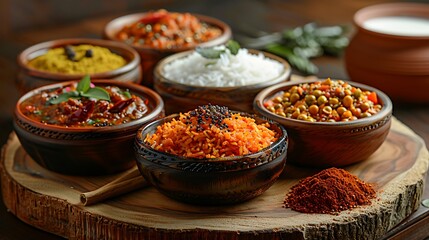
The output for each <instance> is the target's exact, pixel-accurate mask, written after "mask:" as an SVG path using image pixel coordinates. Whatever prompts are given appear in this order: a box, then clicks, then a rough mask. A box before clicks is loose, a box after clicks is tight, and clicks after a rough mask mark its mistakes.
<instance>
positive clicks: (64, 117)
mask: <svg viewBox="0 0 429 240" xmlns="http://www.w3.org/2000/svg"><path fill="white" fill-rule="evenodd" d="M163 116H164V102H163V101H162V99H161V97H160V96H159V95H158V94H157V93H156V92H154V91H153V90H151V89H149V88H146V87H143V86H140V85H136V84H131V83H126V82H118V81H112V80H94V81H92V82H91V80H90V79H89V77H88V76H86V77H84V78H83V79H82V80H80V81H79V82H77V81H70V82H63V83H58V84H51V85H47V86H43V87H40V88H37V89H34V90H32V91H30V92H28V93H27V94H25V95H23V96H22V97H21V98H20V99H19V100H18V102H17V104H16V107H15V113H14V130H15V132H16V134H17V136H18V138H19V140H20V143H21V145H22V147H23V148H24V149H25V151H26V152H27V153H28V154H29V156H30V157H31V158H32V159H33V160H34V161H36V162H37V163H38V164H40V165H41V166H42V167H44V168H46V169H49V170H51V171H54V172H58V173H62V174H69V175H104V174H112V173H116V172H120V171H123V170H126V169H128V168H130V167H132V166H134V164H135V160H134V156H133V148H132V146H133V141H134V138H135V135H136V132H137V130H138V129H139V128H140V127H141V126H142V125H144V124H146V123H149V122H151V121H153V120H156V119H158V118H161V117H163Z"/></svg>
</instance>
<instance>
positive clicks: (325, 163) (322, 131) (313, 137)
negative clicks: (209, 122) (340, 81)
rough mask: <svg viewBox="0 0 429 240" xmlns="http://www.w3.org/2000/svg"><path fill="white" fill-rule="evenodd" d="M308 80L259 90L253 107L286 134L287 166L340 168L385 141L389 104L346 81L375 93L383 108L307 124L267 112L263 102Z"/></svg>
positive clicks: (374, 149)
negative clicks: (342, 119)
mask: <svg viewBox="0 0 429 240" xmlns="http://www.w3.org/2000/svg"><path fill="white" fill-rule="evenodd" d="M314 81H317V80H310V81H293V82H286V83H281V84H277V85H275V86H272V87H269V88H266V89H264V90H262V91H261V92H260V93H259V94H258V95H257V96H256V98H255V101H254V108H255V110H256V111H257V112H258V113H259V114H261V115H262V116H265V117H267V118H268V119H272V120H274V121H276V122H279V123H280V124H282V125H283V126H284V127H285V128H286V130H287V132H288V135H289V148H288V163H291V164H295V165H300V166H305V167H316V168H326V167H342V166H346V165H350V164H353V163H357V162H360V161H363V160H365V159H367V158H368V157H369V156H371V154H373V153H374V152H375V151H376V150H377V149H378V148H379V147H380V145H381V144H382V143H383V142H384V140H385V139H386V136H387V134H388V133H389V130H390V124H391V116H392V102H391V100H390V99H389V97H388V96H387V95H386V94H384V93H383V92H382V91H380V90H378V89H375V88H373V87H370V86H367V85H364V84H359V83H353V82H349V83H350V84H351V85H352V86H355V87H358V88H360V89H362V90H370V91H374V92H376V93H377V96H378V100H379V102H381V104H382V106H383V108H382V110H381V111H380V112H378V113H377V114H374V115H372V116H370V117H367V118H361V119H357V120H352V121H348V122H308V121H303V120H297V119H292V118H286V117H282V116H279V115H277V114H275V113H272V112H270V111H268V110H267V109H266V108H265V107H264V105H263V104H264V102H265V101H266V100H267V99H270V98H271V97H272V96H273V95H275V94H276V93H278V92H280V91H286V90H287V89H289V88H291V87H293V86H296V85H298V84H299V83H303V82H307V83H311V82H314Z"/></svg>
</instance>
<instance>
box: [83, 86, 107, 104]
mask: <svg viewBox="0 0 429 240" xmlns="http://www.w3.org/2000/svg"><path fill="white" fill-rule="evenodd" d="M80 95H81V96H82V97H87V98H95V99H97V100H107V101H110V96H109V93H108V92H107V91H106V90H104V89H103V88H101V87H93V88H90V89H89V90H88V91H86V92H84V93H81V94H80Z"/></svg>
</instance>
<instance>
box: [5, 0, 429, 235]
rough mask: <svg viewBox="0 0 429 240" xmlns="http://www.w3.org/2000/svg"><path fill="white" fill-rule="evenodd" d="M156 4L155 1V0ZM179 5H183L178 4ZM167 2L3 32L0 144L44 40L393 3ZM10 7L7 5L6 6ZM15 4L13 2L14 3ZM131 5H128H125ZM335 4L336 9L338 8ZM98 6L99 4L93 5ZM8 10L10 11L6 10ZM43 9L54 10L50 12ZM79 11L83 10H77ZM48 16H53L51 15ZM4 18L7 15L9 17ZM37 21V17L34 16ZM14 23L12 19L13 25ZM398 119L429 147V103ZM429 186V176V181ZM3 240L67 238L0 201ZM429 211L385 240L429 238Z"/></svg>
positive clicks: (325, 18)
mask: <svg viewBox="0 0 429 240" xmlns="http://www.w3.org/2000/svg"><path fill="white" fill-rule="evenodd" d="M154 2H155V1H154ZM177 2H179V1H177ZM177 2H176V1H165V3H163V4H165V5H162V4H159V3H157V4H156V3H153V2H152V5H150V4H145V5H144V4H142V6H141V8H135V9H131V10H129V8H119V9H120V11H117V12H116V13H113V14H108V15H103V16H98V17H88V18H82V20H76V21H73V22H71V23H70V22H69V23H61V22H59V24H57V25H55V24H52V25H50V26H47V27H44V28H40V27H39V28H38V29H37V30H36V29H34V28H30V29H26V30H21V31H19V32H16V31H14V29H6V30H2V31H0V34H2V38H1V40H0V43H1V45H0V69H1V70H0V77H1V78H0V100H1V105H0V113H1V114H0V126H1V127H0V144H1V145H3V144H4V143H5V141H6V139H7V136H8V135H9V133H10V132H11V131H12V124H11V121H12V111H13V107H14V104H15V102H16V100H17V99H18V97H19V96H18V95H19V94H18V92H17V91H16V89H15V86H14V77H15V74H16V70H17V66H16V55H17V54H18V53H19V52H20V51H22V50H23V49H24V48H26V47H28V46H30V45H32V44H35V43H38V42H42V41H48V40H52V39H56V38H69V37H91V38H99V37H100V35H101V30H102V27H103V26H104V24H106V23H107V22H108V21H109V20H111V19H113V18H114V17H116V16H120V15H125V14H127V13H130V12H137V11H139V10H138V9H141V10H142V11H144V10H148V9H150V8H161V7H164V8H167V9H168V10H176V11H190V12H197V13H202V14H208V15H211V16H214V17H218V18H221V19H223V20H224V21H226V22H227V23H229V24H230V25H231V26H232V28H233V32H234V31H236V32H238V31H239V30H240V29H243V28H248V27H251V28H255V29H259V30H263V31H276V30H281V29H282V28H284V27H295V26H298V25H302V24H305V23H308V22H312V21H315V22H317V23H319V24H321V25H332V24H346V25H349V26H351V21H352V17H353V13H354V12H356V11H357V10H358V9H360V8H362V7H364V6H367V5H371V4H375V3H380V2H392V1H387V0H386V1H375V0H364V1H335V0H325V1H318V0H302V1H280V0H271V1H256V0H255V1H197V0H190V1H180V2H181V3H180V4H178V3H177ZM2 4H4V3H2ZM10 4H11V5H12V3H10ZM124 4H125V3H124ZM333 5H335V7H333ZM2 6H3V5H2ZM90 7H93V8H94V7H95V6H90ZM3 9H5V8H3ZM124 9H128V10H124ZM40 10H41V11H48V10H47V9H46V8H44V9H40ZM76 11H78V10H76ZM47 16H49V13H48V12H47ZM3 18H4V16H3ZM28 20H29V21H31V13H29V19H28ZM9 22H10V21H9ZM314 62H315V63H316V64H317V65H318V66H319V68H320V72H319V73H318V74H317V76H318V77H332V78H336V79H348V76H347V73H346V71H345V69H344V63H343V59H342V58H341V57H340V58H334V57H321V58H318V59H315V60H314ZM393 114H394V116H395V117H396V118H397V119H398V120H400V121H401V122H403V123H404V124H406V125H408V126H409V127H410V128H411V129H413V130H414V131H415V132H416V133H417V134H418V135H420V136H421V137H422V138H423V139H424V140H425V142H426V145H427V146H428V147H429V125H428V124H427V123H429V105H420V106H411V107H410V106H403V105H400V104H396V103H395V105H394V110H393ZM428 182H429V177H428V179H427V183H428ZM423 199H429V187H428V184H426V187H425V192H424V195H423ZM0 223H1V224H0V239H5V240H9V239H48V240H49V239H61V238H60V237H58V236H55V235H52V234H50V233H47V232H43V231H41V230H38V229H36V228H34V227H32V226H29V225H27V224H25V223H23V222H21V221H20V220H19V219H18V218H16V217H15V216H14V215H13V214H10V213H8V211H7V209H6V208H5V206H4V204H3V202H2V200H0ZM428 227H429V208H425V207H423V206H420V208H419V209H418V210H417V211H416V212H415V213H413V214H412V215H411V216H410V217H409V218H407V219H406V220H405V221H403V222H402V223H401V224H399V225H398V226H396V227H395V228H394V229H392V230H391V231H390V232H389V233H388V234H387V235H386V236H385V239H424V238H427V237H429V231H427V229H428Z"/></svg>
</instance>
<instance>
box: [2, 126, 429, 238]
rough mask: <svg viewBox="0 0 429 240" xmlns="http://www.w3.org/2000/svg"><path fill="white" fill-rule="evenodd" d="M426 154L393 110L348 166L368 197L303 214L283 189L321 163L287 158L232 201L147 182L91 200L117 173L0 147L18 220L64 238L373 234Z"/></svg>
mask: <svg viewBox="0 0 429 240" xmlns="http://www.w3.org/2000/svg"><path fill="white" fill-rule="evenodd" d="M428 164H429V154H428V150H427V149H426V147H425V144H424V142H423V140H422V139H421V138H420V137H419V136H417V135H416V134H415V133H414V132H412V131H411V130H410V129H409V128H408V127H406V126H405V125H403V124H402V123H400V122H399V121H398V120H397V119H395V118H393V121H392V128H391V131H390V133H389V135H388V137H387V139H386V141H385V143H383V145H382V146H381V147H380V149H378V150H377V152H375V153H374V154H373V155H372V156H371V157H370V158H369V159H367V160H366V161H364V162H361V163H359V164H355V165H353V166H349V167H347V168H346V170H348V171H350V172H351V173H352V174H355V175H357V176H358V177H359V178H361V179H362V180H364V181H366V182H368V183H374V184H375V185H376V190H377V198H376V199H374V201H373V202H372V204H371V205H369V206H363V207H358V208H355V209H352V210H349V211H343V212H341V213H340V214H338V215H329V214H303V213H299V212H295V211H292V210H291V209H286V208H284V207H283V200H284V198H285V195H286V193H287V192H288V191H289V189H290V188H291V187H292V186H293V185H295V184H296V183H297V182H298V181H299V180H300V179H302V178H304V177H307V176H310V175H312V174H315V173H317V172H318V171H320V169H303V168H298V167H293V166H286V168H285V171H284V172H283V174H282V176H281V177H280V178H279V180H278V181H277V182H276V183H275V184H274V185H273V186H272V187H271V188H270V189H268V190H267V191H266V192H265V193H264V194H262V195H261V196H259V197H257V198H255V199H253V200H250V201H248V202H245V203H241V204H235V205H230V206H219V207H216V206H210V207H206V206H195V205H189V204H184V203H180V202H177V201H174V200H172V199H169V198H167V197H165V196H164V195H162V194H160V193H159V192H158V191H157V190H156V189H154V188H152V187H147V188H144V189H141V190H138V191H135V192H132V193H129V194H127V195H124V196H121V197H117V198H114V199H112V200H108V201H105V202H103V203H99V204H96V205H93V206H83V205H82V204H81V203H80V199H79V198H80V194H81V193H82V192H87V191H91V190H94V189H96V188H98V187H100V186H102V185H104V184H106V183H107V182H109V181H111V180H113V179H114V178H115V177H117V176H118V175H119V174H118V175H114V176H104V177H76V176H65V175H61V174H56V173H53V172H50V171H48V170H46V169H43V168H42V167H40V166H39V165H37V163H35V162H34V161H33V160H32V159H31V158H30V157H29V156H28V155H27V154H26V152H25V151H24V150H23V148H22V147H21V145H20V143H19V140H18V139H17V137H16V135H15V134H14V133H12V134H11V135H10V139H9V141H8V142H7V144H6V145H5V146H4V147H3V149H2V161H1V164H0V175H1V188H2V192H3V198H4V203H5V205H6V206H7V207H8V208H9V209H10V211H11V212H12V213H13V214H14V215H16V216H17V217H18V218H19V219H21V220H22V221H24V222H26V223H28V224H30V225H32V226H35V227H37V228H40V229H42V230H45V231H48V232H51V233H54V234H57V235H60V236H63V237H66V238H69V239H117V238H119V237H120V238H121V239H173V238H174V239H270V240H271V239H286V238H287V239H377V238H379V237H381V236H383V235H384V234H385V233H386V232H387V231H388V230H390V229H391V228H393V227H394V226H395V225H397V224H398V223H400V222H401V221H402V220H403V219H404V218H406V217H407V216H408V215H410V214H411V213H412V212H413V211H415V210H416V209H417V207H418V206H419V204H420V200H421V195H422V193H423V184H424V180H425V174H426V172H427V170H428Z"/></svg>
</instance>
